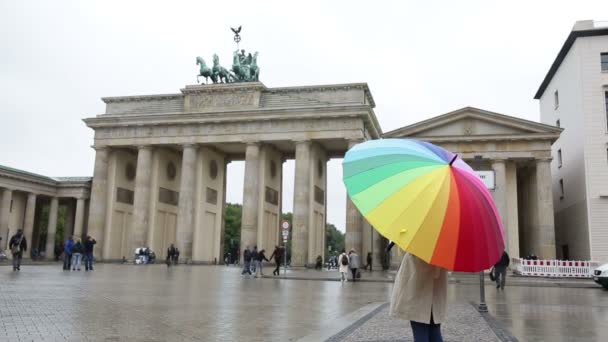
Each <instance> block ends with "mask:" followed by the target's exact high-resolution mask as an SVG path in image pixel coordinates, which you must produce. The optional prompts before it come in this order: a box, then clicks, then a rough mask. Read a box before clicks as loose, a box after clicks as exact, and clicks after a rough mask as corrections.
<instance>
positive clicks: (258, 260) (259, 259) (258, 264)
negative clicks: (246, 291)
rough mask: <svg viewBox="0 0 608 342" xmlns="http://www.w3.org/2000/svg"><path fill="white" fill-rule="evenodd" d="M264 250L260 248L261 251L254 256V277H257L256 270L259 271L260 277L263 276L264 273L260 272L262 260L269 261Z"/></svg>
mask: <svg viewBox="0 0 608 342" xmlns="http://www.w3.org/2000/svg"><path fill="white" fill-rule="evenodd" d="M265 254H266V250H264V249H262V250H261V251H259V252H258V256H257V258H256V261H255V263H256V268H255V269H256V271H255V277H256V278H257V277H258V272H257V271H258V270H259V271H260V277H263V276H264V273H263V272H262V263H263V262H264V261H266V262H269V261H270V260H268V259H266V255H265Z"/></svg>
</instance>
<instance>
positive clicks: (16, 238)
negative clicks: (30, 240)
mask: <svg viewBox="0 0 608 342" xmlns="http://www.w3.org/2000/svg"><path fill="white" fill-rule="evenodd" d="M96 243H97V241H95V239H93V238H91V237H90V236H87V237H86V239H85V241H84V243H83V242H81V241H80V239H78V240H77V241H74V238H73V237H72V236H70V237H69V238H68V239H67V240H66V241H65V243H64V244H63V269H64V270H66V271H69V270H70V269H71V270H72V271H80V266H81V261H82V260H84V264H85V271H92V270H93V248H94V246H95V244H96ZM8 248H9V250H10V252H11V254H12V256H13V271H20V270H21V260H22V259H23V253H24V252H27V239H26V238H25V235H24V234H23V230H21V229H18V230H17V233H15V235H13V236H12V237H11V239H10V240H9V243H8Z"/></svg>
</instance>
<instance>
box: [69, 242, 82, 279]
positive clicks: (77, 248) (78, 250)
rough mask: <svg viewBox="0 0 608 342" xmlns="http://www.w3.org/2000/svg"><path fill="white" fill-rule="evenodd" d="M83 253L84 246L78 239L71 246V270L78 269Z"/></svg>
mask: <svg viewBox="0 0 608 342" xmlns="http://www.w3.org/2000/svg"><path fill="white" fill-rule="evenodd" d="M83 253H84V246H83V245H82V242H81V241H80V239H78V241H76V243H75V244H74V247H72V271H76V270H78V271H80V259H81V258H82V254H83Z"/></svg>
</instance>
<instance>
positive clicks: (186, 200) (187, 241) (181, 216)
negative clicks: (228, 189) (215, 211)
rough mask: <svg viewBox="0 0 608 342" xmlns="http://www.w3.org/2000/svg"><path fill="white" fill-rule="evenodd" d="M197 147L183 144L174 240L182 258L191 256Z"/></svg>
mask: <svg viewBox="0 0 608 342" xmlns="http://www.w3.org/2000/svg"><path fill="white" fill-rule="evenodd" d="M197 148H198V147H197V146H196V145H194V144H186V145H184V150H183V154H182V176H181V182H180V186H179V207H178V211H177V233H176V235H177V236H176V242H177V248H179V250H180V256H183V260H186V259H191V258H192V238H193V234H192V232H193V228H194V195H195V193H196V192H195V182H196V175H195V170H196V151H197Z"/></svg>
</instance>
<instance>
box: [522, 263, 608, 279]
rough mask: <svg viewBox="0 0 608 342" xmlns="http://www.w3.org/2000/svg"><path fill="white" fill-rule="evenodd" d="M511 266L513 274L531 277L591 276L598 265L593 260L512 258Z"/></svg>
mask: <svg viewBox="0 0 608 342" xmlns="http://www.w3.org/2000/svg"><path fill="white" fill-rule="evenodd" d="M511 260H512V264H511V268H512V269H513V272H514V273H515V274H519V275H522V276H532V277H554V278H591V277H592V276H593V270H594V269H596V268H597V267H598V266H599V263H598V262H595V261H570V260H524V259H517V258H513V259H511Z"/></svg>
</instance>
